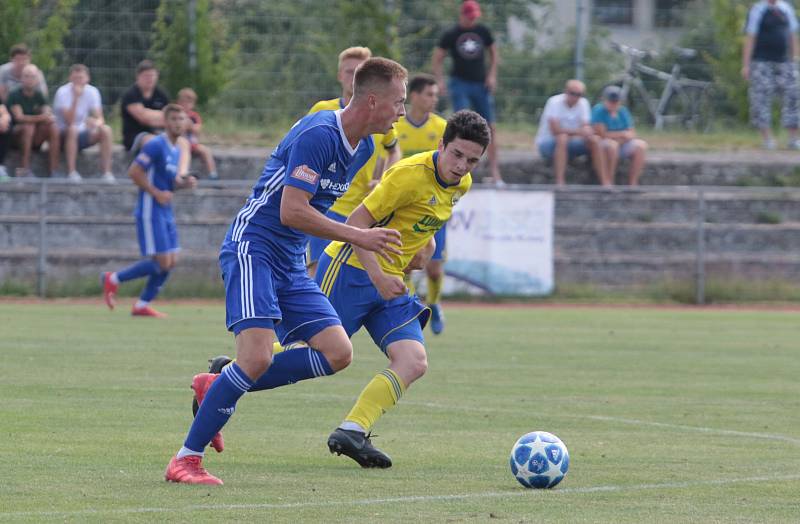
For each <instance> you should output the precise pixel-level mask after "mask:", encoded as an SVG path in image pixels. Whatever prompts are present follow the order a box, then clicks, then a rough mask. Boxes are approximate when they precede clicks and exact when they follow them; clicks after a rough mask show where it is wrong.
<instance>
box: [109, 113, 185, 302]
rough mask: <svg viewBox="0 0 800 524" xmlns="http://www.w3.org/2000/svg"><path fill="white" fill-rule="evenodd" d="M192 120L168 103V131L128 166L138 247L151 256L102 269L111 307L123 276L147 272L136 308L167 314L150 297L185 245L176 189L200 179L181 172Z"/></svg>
mask: <svg viewBox="0 0 800 524" xmlns="http://www.w3.org/2000/svg"><path fill="white" fill-rule="evenodd" d="M188 120H189V117H188V116H187V115H186V112H185V111H184V109H183V108H182V107H181V106H179V105H175V104H169V105H167V106H166V107H165V108H164V124H165V126H166V129H165V131H164V132H163V133H162V134H160V135H158V136H157V137H156V138H154V139H152V140H150V141H149V142H148V143H147V144H146V145H145V146H144V147H143V148H142V150H141V152H140V153H139V154H138V155H137V156H136V159H134V161H133V163H132V164H131V167H130V169H129V170H128V175H129V176H130V177H131V178H132V179H133V182H134V183H135V184H136V185H137V186H139V199H138V201H137V203H136V213H135V214H136V231H137V236H138V237H139V250H140V251H141V253H142V256H143V257H146V258H144V259H142V260H140V261H139V262H136V263H135V264H133V265H132V266H130V267H127V268H125V269H123V270H121V271H118V272H106V273H103V276H102V283H103V297H104V298H105V301H106V304H107V305H108V307H109V308H111V309H114V305H115V298H116V294H117V288H118V287H119V284H120V282H125V281H128V280H134V279H137V278H143V277H147V284H146V285H145V287H144V290H143V291H142V294H141V295H140V296H139V300H138V301H137V302H136V304H134V306H133V310H132V311H131V314H132V315H135V316H144V317H164V316H166V315H165V314H164V313H161V312H160V311H156V310H155V309H153V308H152V307H150V302H151V301H152V300H153V299H155V298H156V296H157V295H158V292H159V290H160V289H161V286H163V285H164V282H166V281H167V278H168V277H169V273H170V270H172V268H174V267H175V263H176V262H177V261H178V251H179V249H180V247H179V245H178V230H177V228H176V227H175V216H174V215H173V214H172V194H173V192H174V191H175V190H176V189H183V188H193V187H195V186H196V185H197V179H195V177H193V176H183V175H179V174H178V166H179V165H180V156H181V153H180V149H181V148H180V141H185V140H186V139H185V138H182V136H181V135H183V133H184V130H185V129H186V125H187V122H188ZM187 147H188V146H187Z"/></svg>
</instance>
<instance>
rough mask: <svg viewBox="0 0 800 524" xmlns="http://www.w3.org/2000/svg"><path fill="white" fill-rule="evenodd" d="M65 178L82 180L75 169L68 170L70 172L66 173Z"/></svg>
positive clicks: (75, 180) (76, 181) (74, 180)
mask: <svg viewBox="0 0 800 524" xmlns="http://www.w3.org/2000/svg"><path fill="white" fill-rule="evenodd" d="M67 180H69V181H70V182H75V183H78V182H81V181H83V177H82V176H81V174H80V173H78V172H77V171H70V173H69V174H68V175H67Z"/></svg>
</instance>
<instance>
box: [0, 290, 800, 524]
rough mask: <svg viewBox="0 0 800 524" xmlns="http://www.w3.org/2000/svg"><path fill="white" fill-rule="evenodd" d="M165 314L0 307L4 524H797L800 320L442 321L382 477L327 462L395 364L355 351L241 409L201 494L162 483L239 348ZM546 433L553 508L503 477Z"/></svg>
mask: <svg viewBox="0 0 800 524" xmlns="http://www.w3.org/2000/svg"><path fill="white" fill-rule="evenodd" d="M163 309H164V310H165V311H166V312H168V313H169V314H170V315H171V317H170V319H168V320H166V321H157V320H156V321H154V320H151V319H133V318H131V317H130V316H128V315H127V314H126V312H127V310H126V309H123V310H121V311H118V312H116V313H109V312H108V311H107V310H105V309H104V308H103V307H101V306H100V304H99V303H98V304H97V305H91V304H86V303H72V302H49V303H48V302H45V303H33V304H24V303H21V302H19V301H17V302H9V301H6V302H0V318H2V321H0V362H2V364H0V398H2V403H0V435H1V436H2V446H1V447H0V470H1V471H2V478H0V522H41V521H61V522H63V521H70V522H123V521H124V522H129V521H133V522H188V521H192V522H206V521H207V522H226V521H238V522H248V521H253V522H325V523H327V522H400V521H405V522H484V521H491V522H498V521H501V522H569V523H573V522H587V523H588V522H591V523H597V522H609V523H610V522H613V523H621V522H630V523H643V522H669V523H673V522H702V523H709V522H759V523H762V522H797V521H798V520H800V498H798V493H800V380H798V377H800V358H799V357H800V347H799V346H800V344H798V313H797V312H788V311H786V312H779V311H736V310H732V311H719V310H697V309H682V310H681V309H666V308H664V309H652V308H621V307H617V308H606V309H604V308H596V307H593V308H587V307H584V308H556V307H550V308H522V307H519V308H505V309H500V308H476V307H458V308H456V307H453V308H450V309H449V310H448V321H449V324H448V327H447V332H446V333H445V335H443V336H441V337H436V338H434V337H432V336H431V337H429V340H428V342H429V344H428V347H429V356H430V357H429V358H430V370H429V373H428V375H427V376H425V377H424V378H423V379H422V380H421V381H420V382H419V383H418V384H415V385H414V386H413V387H412V388H411V389H410V390H409V392H408V393H407V394H406V396H405V398H404V399H403V400H402V401H401V403H400V405H398V406H397V407H396V408H395V410H394V411H393V412H391V413H389V414H388V415H387V416H385V417H384V418H383V419H382V420H381V421H380V422H379V424H378V427H377V428H376V433H377V434H378V435H379V436H378V437H377V438H376V439H375V442H376V444H377V445H378V446H379V447H381V448H383V449H384V450H386V451H387V452H389V454H390V455H392V458H393V459H394V462H395V466H394V467H393V468H391V469H389V470H361V469H360V468H358V467H357V466H356V465H355V463H353V462H351V461H350V460H349V459H346V458H344V457H336V456H332V455H330V454H329V453H328V451H327V448H326V446H325V440H326V438H327V435H328V433H329V432H330V431H331V429H332V428H334V427H335V426H336V425H337V424H338V423H339V422H340V421H341V419H342V417H343V416H344V415H345V413H346V412H347V410H348V409H349V407H350V404H351V402H352V400H353V399H354V398H355V396H356V395H357V394H358V392H359V391H360V389H361V387H362V386H363V385H364V384H365V383H366V381H367V380H369V378H371V377H372V376H373V374H374V373H375V372H376V371H377V370H379V369H382V367H381V366H383V365H384V359H383V356H382V355H381V354H380V353H379V352H378V351H377V350H376V349H375V348H374V347H373V346H372V345H371V343H370V341H369V339H368V338H367V337H366V336H363V335H361V334H359V335H358V336H357V337H356V339H355V358H354V363H353V365H352V366H351V367H350V368H348V369H346V370H345V371H343V372H342V373H341V374H340V375H337V376H334V377H328V378H325V379H320V380H317V381H309V382H304V383H300V384H296V385H294V386H290V387H287V388H283V389H282V390H275V391H271V392H262V393H258V394H253V395H249V396H245V397H244V398H243V399H242V400H241V401H240V403H239V406H238V409H237V414H236V415H235V416H234V418H233V419H232V420H231V423H230V424H229V425H228V427H226V428H225V436H226V444H227V448H226V451H225V452H224V453H223V454H222V455H217V454H216V453H214V452H213V451H211V452H210V453H209V455H208V458H207V460H206V465H207V467H208V468H209V470H210V471H211V472H212V473H215V474H217V475H219V476H220V477H222V478H223V479H224V481H225V485H224V486H222V487H218V488H209V487H196V486H185V485H175V484H168V483H165V482H164V481H163V470H164V467H165V466H166V463H167V461H168V460H169V457H170V455H171V454H173V453H174V452H175V451H176V450H177V449H178V447H179V446H180V444H181V442H182V440H183V437H184V434H185V431H186V429H187V427H188V423H189V421H190V419H191V411H190V398H191V392H190V389H189V387H188V385H189V382H190V379H191V376H192V375H193V374H194V373H195V372H197V371H201V370H202V368H203V366H204V364H205V362H206V359H207V358H208V357H209V356H213V355H216V354H219V353H223V352H230V351H231V347H232V339H231V337H230V336H229V335H227V334H226V333H225V330H224V328H223V327H222V323H223V316H224V312H223V307H222V305H221V304H214V303H199V302H198V303H172V304H165V305H163ZM536 429H541V430H546V431H550V432H553V433H555V434H557V435H558V436H559V437H561V439H562V440H564V442H565V443H566V444H567V446H568V447H569V450H570V455H571V468H570V471H569V474H568V475H567V477H566V478H565V479H564V481H563V482H562V483H561V484H560V485H559V486H558V487H557V488H555V489H554V490H550V491H529V490H525V489H524V488H522V487H521V486H519V485H518V484H517V482H516V480H514V478H513V477H512V476H511V473H510V471H509V468H508V463H507V461H508V453H509V451H510V448H511V445H512V444H513V443H514V441H515V440H516V439H517V437H519V436H520V435H522V434H523V433H526V432H528V431H531V430H536Z"/></svg>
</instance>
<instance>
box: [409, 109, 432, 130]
mask: <svg viewBox="0 0 800 524" xmlns="http://www.w3.org/2000/svg"><path fill="white" fill-rule="evenodd" d="M430 118H431V115H430V113H428V115H427V116H426V117H425V119H424V120H423V121H422V122H420V123H419V124H418V123H416V122H414V121H413V120H411V117H410V116H408V115H406V122H408V123H409V124H411V126H412V127H416V128H417V129H419V128H421V127H422V126H424V125H425V124H427V123H428V120H430Z"/></svg>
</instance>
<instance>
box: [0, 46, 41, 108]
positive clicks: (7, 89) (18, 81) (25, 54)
mask: <svg viewBox="0 0 800 524" xmlns="http://www.w3.org/2000/svg"><path fill="white" fill-rule="evenodd" d="M9 55H10V58H11V59H10V60H9V61H8V62H7V63H5V64H3V65H2V66H0V101H2V102H5V101H6V99H7V98H8V95H9V93H11V91H13V90H15V89H16V88H18V87H22V70H23V69H25V66H26V65H28V64H30V63H31V51H30V49H28V46H26V45H25V44H16V45H14V46H12V47H11V52H10V53H9ZM37 71H38V73H37V74H38V79H39V81H38V83H37V84H36V88H37V89H38V90H39V91H41V92H42V94H43V95H44V97H45V98H47V95H48V91H47V82H45V80H44V75H43V74H42V72H41V71H39V70H38V69H37Z"/></svg>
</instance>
